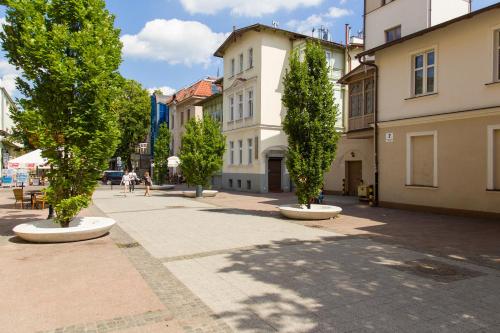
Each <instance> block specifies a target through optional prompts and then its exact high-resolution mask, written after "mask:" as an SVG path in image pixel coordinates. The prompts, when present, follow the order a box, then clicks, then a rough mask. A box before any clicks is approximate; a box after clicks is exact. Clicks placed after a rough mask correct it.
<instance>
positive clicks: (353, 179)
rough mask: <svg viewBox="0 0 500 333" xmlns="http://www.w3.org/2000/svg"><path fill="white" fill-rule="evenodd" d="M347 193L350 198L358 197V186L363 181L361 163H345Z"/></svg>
mask: <svg viewBox="0 0 500 333" xmlns="http://www.w3.org/2000/svg"><path fill="white" fill-rule="evenodd" d="M346 168H347V193H348V194H349V195H350V196H357V195H358V185H359V184H360V182H361V180H362V179H363V167H362V164H361V161H348V162H347V166H346Z"/></svg>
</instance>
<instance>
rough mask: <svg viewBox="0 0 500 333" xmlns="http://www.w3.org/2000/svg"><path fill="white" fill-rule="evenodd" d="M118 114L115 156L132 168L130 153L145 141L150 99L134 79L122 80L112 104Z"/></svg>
mask: <svg viewBox="0 0 500 333" xmlns="http://www.w3.org/2000/svg"><path fill="white" fill-rule="evenodd" d="M112 110H113V112H115V113H116V114H118V126H119V128H120V143H119V144H118V147H117V149H116V153H115V156H120V157H121V158H122V160H123V161H124V163H125V165H126V166H127V168H128V169H131V168H132V163H131V160H130V155H131V154H132V153H134V152H135V148H136V147H137V145H138V144H139V143H141V142H145V141H146V137H147V135H148V131H149V124H150V110H151V101H150V98H149V93H148V92H147V90H145V89H143V88H142V86H141V84H140V83H139V82H137V81H134V80H125V79H124V80H123V83H122V85H121V89H120V93H119V95H118V98H116V99H115V101H114V102H113V104H112Z"/></svg>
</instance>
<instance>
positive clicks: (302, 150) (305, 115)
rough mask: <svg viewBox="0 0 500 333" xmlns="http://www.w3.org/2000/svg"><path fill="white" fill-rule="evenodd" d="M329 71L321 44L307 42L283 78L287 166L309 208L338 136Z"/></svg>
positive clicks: (299, 197) (330, 161)
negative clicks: (300, 55) (302, 54)
mask: <svg viewBox="0 0 500 333" xmlns="http://www.w3.org/2000/svg"><path fill="white" fill-rule="evenodd" d="M328 71H329V69H328V65H327V62H326V57H325V51H324V50H323V48H322V47H321V45H320V44H319V43H315V42H308V43H307V45H306V48H305V53H304V59H303V61H301V59H300V57H299V53H298V52H297V51H295V52H293V54H292V56H291V57H290V64H289V69H288V70H287V72H286V74H285V78H284V94H283V98H282V101H283V104H284V106H285V107H286V108H287V114H286V116H285V120H284V122H283V129H284V131H285V133H286V134H287V135H288V152H287V160H286V165H287V168H288V171H289V173H290V177H291V178H292V180H293V182H294V183H295V185H296V187H297V189H296V194H297V198H298V201H299V203H300V204H303V205H307V207H308V208H311V205H310V204H311V202H312V200H313V199H314V198H315V197H317V195H318V193H319V191H320V189H321V187H322V186H323V177H324V174H325V172H326V171H327V170H329V169H330V166H331V164H332V161H333V159H334V158H335V152H336V150H337V141H338V137H339V134H338V132H337V131H336V129H335V123H336V118H337V107H336V106H335V103H334V97H333V86H332V83H331V82H330V80H329V78H328Z"/></svg>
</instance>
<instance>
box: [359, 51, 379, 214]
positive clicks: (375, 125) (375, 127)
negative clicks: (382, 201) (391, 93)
mask: <svg viewBox="0 0 500 333" xmlns="http://www.w3.org/2000/svg"><path fill="white" fill-rule="evenodd" d="M359 63H360V64H362V65H365V66H369V67H373V68H374V69H375V77H374V82H373V83H374V89H375V93H374V99H375V101H374V103H373V104H374V110H373V118H374V119H373V136H374V138H373V141H374V147H373V161H374V164H375V165H374V169H375V170H374V178H375V184H374V186H373V195H374V199H375V200H374V203H373V205H374V207H378V205H379V181H378V72H379V71H378V66H377V65H375V64H370V63H366V62H365V59H364V57H363V58H359Z"/></svg>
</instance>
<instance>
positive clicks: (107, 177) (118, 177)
mask: <svg viewBox="0 0 500 333" xmlns="http://www.w3.org/2000/svg"><path fill="white" fill-rule="evenodd" d="M122 177H123V171H116V170H109V171H104V175H103V176H102V183H103V184H111V185H120V183H121V182H122Z"/></svg>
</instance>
